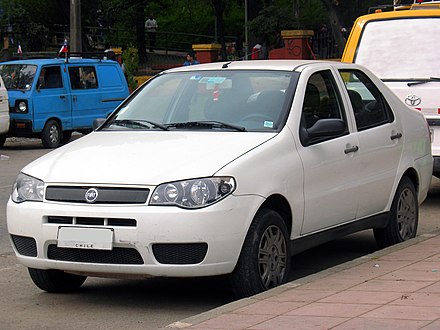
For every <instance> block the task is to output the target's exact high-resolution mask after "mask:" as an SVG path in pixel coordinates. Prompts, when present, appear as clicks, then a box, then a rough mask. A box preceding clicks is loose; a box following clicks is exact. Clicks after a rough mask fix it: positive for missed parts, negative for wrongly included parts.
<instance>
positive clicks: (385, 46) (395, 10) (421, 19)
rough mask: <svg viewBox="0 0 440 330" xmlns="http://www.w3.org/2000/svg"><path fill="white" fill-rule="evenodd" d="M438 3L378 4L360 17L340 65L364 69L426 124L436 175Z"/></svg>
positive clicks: (439, 147) (439, 160) (439, 157)
mask: <svg viewBox="0 0 440 330" xmlns="http://www.w3.org/2000/svg"><path fill="white" fill-rule="evenodd" d="M439 45H440V1H420V0H416V1H414V2H413V3H409V4H408V3H406V4H402V3H401V1H395V3H394V5H391V6H389V5H385V6H378V7H376V8H374V9H373V10H372V11H371V12H370V13H369V14H367V15H364V16H361V17H359V18H358V19H357V20H356V22H355V24H354V26H353V28H352V30H351V33H350V36H349V38H348V40H347V43H346V46H345V50H344V53H343V55H342V62H352V63H357V64H360V65H363V66H365V67H366V68H368V69H370V70H371V71H373V72H374V73H375V74H376V75H377V76H378V77H379V78H380V79H382V80H383V81H384V82H385V83H386V84H387V85H388V86H389V87H390V88H391V89H392V90H393V91H394V92H395V94H396V95H397V96H398V97H399V98H400V99H401V100H402V101H403V102H405V103H406V104H407V105H408V106H409V107H411V108H414V109H417V110H419V111H421V112H422V113H423V114H424V115H425V117H426V119H427V121H428V124H429V126H430V131H431V137H432V154H433V156H434V173H433V174H434V175H435V176H437V177H440V65H439V64H438V63H439V59H440V47H439Z"/></svg>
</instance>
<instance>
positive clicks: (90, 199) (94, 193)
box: [84, 188, 98, 203]
mask: <svg viewBox="0 0 440 330" xmlns="http://www.w3.org/2000/svg"><path fill="white" fill-rule="evenodd" d="M84 198H85V200H86V202H87V203H94V202H96V200H97V199H98V190H97V189H96V188H90V189H88V190H87V191H86V194H85V195H84Z"/></svg>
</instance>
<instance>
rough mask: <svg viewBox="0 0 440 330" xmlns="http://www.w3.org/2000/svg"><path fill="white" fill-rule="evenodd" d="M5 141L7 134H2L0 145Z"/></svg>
mask: <svg viewBox="0 0 440 330" xmlns="http://www.w3.org/2000/svg"><path fill="white" fill-rule="evenodd" d="M5 142H6V135H0V147H3V145H4V144H5Z"/></svg>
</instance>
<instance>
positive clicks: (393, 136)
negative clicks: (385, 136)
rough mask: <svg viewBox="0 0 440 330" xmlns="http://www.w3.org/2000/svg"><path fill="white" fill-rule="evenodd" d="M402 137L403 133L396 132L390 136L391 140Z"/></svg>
mask: <svg viewBox="0 0 440 330" xmlns="http://www.w3.org/2000/svg"><path fill="white" fill-rule="evenodd" d="M401 137H402V133H396V134H393V135H391V136H390V138H391V140H395V139H400V138H401Z"/></svg>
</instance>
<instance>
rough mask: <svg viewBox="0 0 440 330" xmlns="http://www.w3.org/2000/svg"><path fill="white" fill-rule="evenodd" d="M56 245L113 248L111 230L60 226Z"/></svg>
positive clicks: (82, 247) (92, 248)
mask: <svg viewBox="0 0 440 330" xmlns="http://www.w3.org/2000/svg"><path fill="white" fill-rule="evenodd" d="M57 246H58V247H63V248H74V249H87V250H111V249H112V248H113V230H111V229H101V228H81V227H60V228H59V229H58V243H57Z"/></svg>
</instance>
